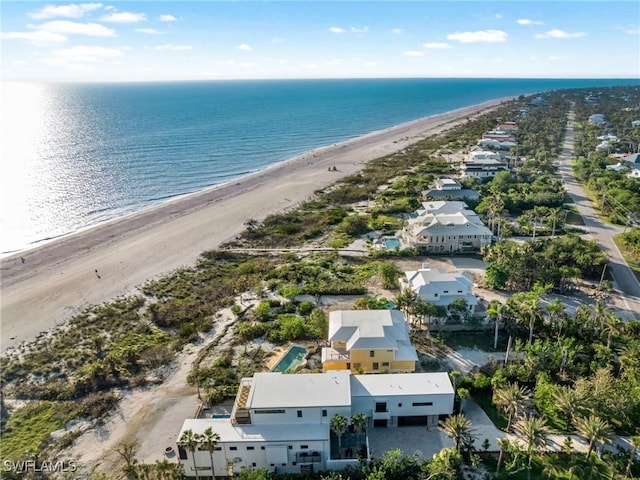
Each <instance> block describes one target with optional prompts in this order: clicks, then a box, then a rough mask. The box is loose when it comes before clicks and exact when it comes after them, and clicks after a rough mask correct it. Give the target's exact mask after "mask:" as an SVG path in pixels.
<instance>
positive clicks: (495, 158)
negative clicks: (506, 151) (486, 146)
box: [460, 150, 509, 180]
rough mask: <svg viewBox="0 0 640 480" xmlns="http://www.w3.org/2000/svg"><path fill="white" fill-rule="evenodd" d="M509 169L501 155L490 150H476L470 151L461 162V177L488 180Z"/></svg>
mask: <svg viewBox="0 0 640 480" xmlns="http://www.w3.org/2000/svg"><path fill="white" fill-rule="evenodd" d="M507 170H509V167H508V166H507V164H506V163H504V162H503V161H502V160H501V158H500V155H499V154H498V153H496V152H492V151H489V150H475V151H471V152H469V154H468V155H467V158H466V159H465V160H464V161H462V162H461V163H460V171H461V177H462V178H465V177H475V178H479V179H481V180H488V179H491V178H493V177H495V176H496V175H497V174H498V173H499V172H504V171H507Z"/></svg>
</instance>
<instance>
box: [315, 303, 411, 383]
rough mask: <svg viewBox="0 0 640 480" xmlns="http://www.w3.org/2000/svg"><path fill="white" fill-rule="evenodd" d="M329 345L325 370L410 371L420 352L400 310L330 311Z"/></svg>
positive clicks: (324, 361)
mask: <svg viewBox="0 0 640 480" xmlns="http://www.w3.org/2000/svg"><path fill="white" fill-rule="evenodd" d="M328 340H329V343H330V346H329V347H324V348H323V349H322V370H323V371H324V372H327V371H331V370H345V369H346V370H351V371H352V372H353V373H409V372H413V371H414V370H415V368H416V362H417V361H418V354H417V353H416V349H415V348H414V347H413V345H411V339H410V337H409V325H408V324H407V321H406V319H405V318H404V315H403V313H402V312H401V311H400V310H335V311H333V312H330V313H329V334H328Z"/></svg>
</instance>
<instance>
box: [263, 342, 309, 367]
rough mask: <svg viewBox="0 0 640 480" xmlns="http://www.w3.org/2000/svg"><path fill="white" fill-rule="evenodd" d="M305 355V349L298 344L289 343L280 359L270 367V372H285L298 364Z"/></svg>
mask: <svg viewBox="0 0 640 480" xmlns="http://www.w3.org/2000/svg"><path fill="white" fill-rule="evenodd" d="M306 356H307V349H306V348H304V347H301V346H300V345H291V346H290V347H289V348H288V349H287V351H286V352H285V353H284V355H282V357H280V360H278V361H277V362H276V364H275V365H274V366H273V367H271V371H272V372H286V371H288V370H290V369H293V368H295V367H297V366H298V365H300V364H301V363H302V362H303V361H304V358H305V357H306Z"/></svg>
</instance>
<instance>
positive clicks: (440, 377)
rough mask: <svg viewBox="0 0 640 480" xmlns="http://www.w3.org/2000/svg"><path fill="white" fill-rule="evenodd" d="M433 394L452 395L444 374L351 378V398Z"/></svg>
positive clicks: (393, 374)
mask: <svg viewBox="0 0 640 480" xmlns="http://www.w3.org/2000/svg"><path fill="white" fill-rule="evenodd" d="M434 394H451V395H453V385H452V384H451V380H450V379H449V374H447V373H446V372H435V373H391V374H380V375H353V376H352V377H351V395H352V396H353V397H370V396H387V397H391V396H394V395H434Z"/></svg>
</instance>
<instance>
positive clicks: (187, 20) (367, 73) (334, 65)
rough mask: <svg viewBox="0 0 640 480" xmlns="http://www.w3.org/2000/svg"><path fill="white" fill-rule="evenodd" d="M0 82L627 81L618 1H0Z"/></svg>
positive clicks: (636, 45) (638, 64)
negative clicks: (551, 79)
mask: <svg viewBox="0 0 640 480" xmlns="http://www.w3.org/2000/svg"><path fill="white" fill-rule="evenodd" d="M0 17H1V20H0V22H1V23H0V25H1V27H2V28H1V30H0V48H1V51H0V53H1V64H0V66H1V76H2V79H3V80H10V81H117V82H120V81H168V80H214V79H267V78H276V79H277V78H376V77H505V78H639V77H640V3H638V2H637V1H636V0H630V1H626V0H625V1H604V0H603V1H586V2H578V1H550V0H545V1H537V2H533V1H531V2H530V1H520V0H511V1H506V0H502V1H491V0H489V1H474V0H467V1H462V0H449V1H428V0H424V1H419V0H414V1H406V2H405V1H395V0H394V1H390V0H389V1H372V2H366V1H357V0H353V1H332V2H330V1H285V0H274V1H270V2H267V1H260V2H258V1H242V0H240V1H234V2H226V1H195V2H191V1H162V0H157V1H142V2H125V1H115V2H110V1H105V2H102V1H91V2H87V3H81V2H73V3H71V2H37V1H25V0H20V1H4V0H3V1H2V2H1V3H0Z"/></svg>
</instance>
